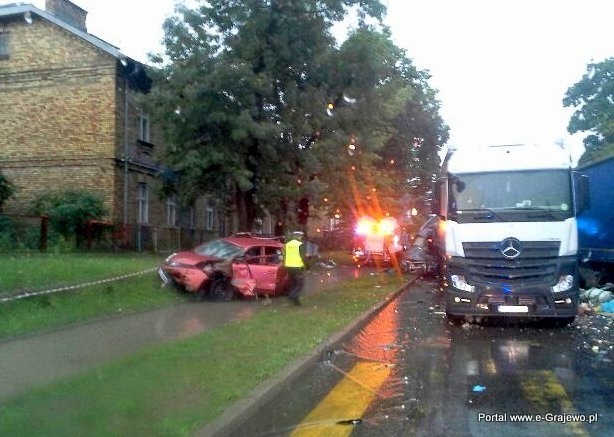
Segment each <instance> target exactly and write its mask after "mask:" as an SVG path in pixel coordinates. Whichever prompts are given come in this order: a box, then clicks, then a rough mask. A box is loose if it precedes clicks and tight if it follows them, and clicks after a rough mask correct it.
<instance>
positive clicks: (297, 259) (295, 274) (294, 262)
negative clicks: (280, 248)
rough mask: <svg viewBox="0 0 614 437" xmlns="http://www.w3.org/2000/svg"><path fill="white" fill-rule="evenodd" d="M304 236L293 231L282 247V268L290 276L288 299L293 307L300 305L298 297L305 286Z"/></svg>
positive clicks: (299, 232)
mask: <svg viewBox="0 0 614 437" xmlns="http://www.w3.org/2000/svg"><path fill="white" fill-rule="evenodd" d="M304 235H305V234H304V233H303V232H301V231H295V232H293V233H292V239H291V240H290V241H288V242H287V243H286V244H285V245H284V267H285V268H286V270H287V271H288V275H289V276H290V288H289V290H288V299H290V300H291V301H292V302H294V304H295V305H301V301H300V299H299V297H300V295H301V293H302V291H303V287H304V286H305V268H306V265H307V264H306V262H305V259H306V256H305V245H304V244H303V236H304Z"/></svg>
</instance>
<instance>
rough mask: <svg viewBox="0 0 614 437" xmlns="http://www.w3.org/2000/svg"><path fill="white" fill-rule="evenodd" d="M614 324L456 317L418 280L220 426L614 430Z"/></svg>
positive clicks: (302, 431)
mask: <svg viewBox="0 0 614 437" xmlns="http://www.w3.org/2000/svg"><path fill="white" fill-rule="evenodd" d="M613 322H614V319H613V318H611V317H608V316H600V315H593V316H579V317H578V319H577V321H576V322H575V323H574V324H572V325H571V326H569V327H566V328H556V327H551V326H548V325H545V324H543V323H512V322H501V321H494V322H485V323H482V324H479V325H478V324H464V325H462V326H452V325H450V324H448V323H447V321H446V319H445V309H444V308H443V302H442V298H441V296H440V295H439V294H438V293H437V292H436V291H435V287H434V284H433V283H428V282H423V283H416V284H413V285H411V286H410V287H408V288H407V289H406V290H405V291H403V292H402V293H401V294H400V295H399V296H398V298H397V299H395V300H393V301H391V302H390V303H389V304H388V305H387V306H385V307H384V308H383V309H382V310H381V311H380V312H379V313H378V314H377V315H376V316H375V317H374V318H373V319H372V320H371V321H370V322H369V323H367V324H365V325H364V326H363V327H362V328H361V329H360V330H359V331H358V332H356V333H355V335H352V336H351V337H349V338H348V339H346V340H345V341H343V342H340V343H339V344H336V345H334V346H333V347H331V349H330V350H327V351H325V352H324V353H323V354H322V356H321V357H320V359H319V360H318V362H317V364H314V365H313V366H311V367H309V368H308V369H306V370H305V371H303V372H302V373H301V374H300V375H293V376H292V377H291V378H288V381H287V382H285V383H283V384H278V387H275V389H274V390H272V391H274V392H276V395H275V396H274V397H271V398H270V399H268V400H267V401H266V402H264V401H263V402H262V403H261V404H260V405H258V406H257V408H255V409H253V410H251V411H250V414H249V415H246V414H242V415H238V416H237V417H235V418H234V420H233V423H232V424H226V427H225V428H224V427H221V428H218V430H217V432H216V434H215V435H220V436H225V435H230V436H243V435H250V436H290V435H292V436H329V435H335V436H344V435H351V436H492V435H527V436H611V435H614V414H613V413H614V364H613V362H612V360H613V359H614V350H613V340H614V336H613V334H614V323H613ZM516 415H531V416H530V417H529V416H524V417H520V416H516ZM577 419H579V420H577ZM531 420H532V421H531ZM209 429H213V428H209ZM205 431H206V430H205ZM202 435H206V432H205V434H202Z"/></svg>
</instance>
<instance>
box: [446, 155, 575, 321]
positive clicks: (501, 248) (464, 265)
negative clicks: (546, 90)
mask: <svg viewBox="0 0 614 437" xmlns="http://www.w3.org/2000/svg"><path fill="white" fill-rule="evenodd" d="M442 170H443V172H442V177H441V178H440V179H439V181H438V194H437V196H436V197H437V199H438V209H439V211H438V213H439V216H440V219H441V221H440V227H439V240H440V245H441V246H440V247H441V259H442V266H443V268H442V275H441V276H442V279H443V280H442V286H443V290H444V292H445V294H446V313H447V316H448V319H449V320H450V321H452V322H454V323H458V322H461V321H463V320H464V319H466V317H467V316H474V317H481V316H506V317H531V318H534V317H537V318H550V319H552V320H555V321H556V322H558V323H560V324H568V323H570V322H572V321H573V320H574V318H575V316H576V313H577V306H578V298H579V288H578V262H577V261H578V260H577V252H578V231H577V225H576V214H577V213H578V212H579V211H580V210H581V208H583V205H582V202H581V201H580V200H579V199H580V198H584V197H583V196H581V195H577V194H578V193H581V192H583V190H585V189H586V188H582V187H583V186H584V182H583V180H582V178H580V177H577V175H576V174H575V173H574V172H573V171H572V168H571V162H570V158H569V154H568V153H566V152H565V151H564V150H563V149H562V148H561V147H560V146H558V145H556V144H553V145H505V146H493V147H486V148H474V149H471V148H468V149H458V150H454V151H451V152H449V153H448V156H447V157H446V159H445V160H444V163H443V166H442ZM581 186H582V187H581ZM581 188H582V189H581Z"/></svg>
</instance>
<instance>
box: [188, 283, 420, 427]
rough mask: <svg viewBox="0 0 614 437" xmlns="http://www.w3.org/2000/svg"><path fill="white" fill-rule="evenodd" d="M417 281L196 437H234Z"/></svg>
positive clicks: (369, 311)
mask: <svg viewBox="0 0 614 437" xmlns="http://www.w3.org/2000/svg"><path fill="white" fill-rule="evenodd" d="M416 279H417V278H411V279H410V280H409V281H408V282H407V283H406V284H405V285H404V286H403V287H401V288H400V289H399V290H397V291H395V292H392V293H390V294H389V295H388V296H386V298H385V299H384V300H382V301H381V302H380V303H378V304H377V305H376V306H375V307H373V308H371V309H369V310H367V311H365V312H364V313H362V314H361V315H360V316H358V317H357V318H356V319H355V320H354V321H353V322H351V323H350V324H349V325H348V326H346V327H345V328H343V329H342V330H341V331H338V332H336V333H335V334H333V335H332V336H331V337H329V338H328V339H327V340H325V341H324V342H323V343H322V344H320V345H319V346H317V347H316V348H315V349H314V350H312V351H311V352H309V353H308V354H307V355H306V356H304V357H302V358H299V359H298V360H297V361H295V362H294V363H292V364H290V365H289V366H287V367H286V368H285V369H283V370H282V371H281V372H280V373H279V374H277V375H275V376H273V377H271V378H269V379H267V380H266V381H264V382H263V383H261V384H260V385H258V386H257V387H256V388H255V389H253V390H252V392H251V393H250V394H249V395H248V396H247V398H245V399H242V400H240V401H238V402H236V403H235V404H233V405H232V406H231V407H229V408H228V409H227V410H226V411H225V412H224V413H222V415H221V416H219V417H218V418H217V419H215V420H214V421H213V422H211V423H209V424H208V425H206V426H205V427H204V428H201V429H200V430H198V431H196V432H195V433H194V436H202V437H225V436H232V435H235V434H234V433H235V432H236V430H237V429H238V428H240V427H241V426H242V425H243V424H244V423H245V422H246V421H247V420H249V418H251V417H252V416H253V414H255V413H256V411H257V410H258V408H260V406H261V405H262V404H263V403H266V402H268V401H270V400H271V399H273V398H274V397H275V396H277V395H278V394H279V393H280V392H281V390H282V387H283V386H284V383H290V382H292V381H294V380H296V379H298V378H299V377H300V376H301V375H302V374H304V373H305V372H306V371H307V370H308V369H309V368H311V367H313V366H314V365H316V364H317V362H318V359H319V358H320V357H321V356H322V354H323V353H324V352H325V351H326V350H328V349H331V348H332V347H333V346H335V345H337V344H339V343H342V342H344V341H346V340H348V339H349V338H351V337H352V336H354V335H356V333H357V332H358V331H359V330H360V329H361V328H362V327H363V326H364V325H365V324H366V323H367V322H368V321H369V320H370V319H371V318H373V317H374V316H375V315H376V314H377V313H378V312H379V311H381V310H382V309H383V308H384V307H385V306H386V305H388V304H389V303H390V302H392V301H393V300H394V299H395V298H396V297H397V296H398V295H399V294H401V293H402V292H403V291H404V290H406V289H407V287H409V286H410V285H411V284H413V283H414V281H415V280H416Z"/></svg>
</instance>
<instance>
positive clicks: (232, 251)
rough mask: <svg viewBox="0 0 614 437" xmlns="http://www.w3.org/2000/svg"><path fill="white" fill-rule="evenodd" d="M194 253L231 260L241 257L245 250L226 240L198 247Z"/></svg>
mask: <svg viewBox="0 0 614 437" xmlns="http://www.w3.org/2000/svg"><path fill="white" fill-rule="evenodd" d="M194 252H196V253H197V254H199V255H205V256H212V257H215V258H222V259H231V258H234V257H236V256H238V255H240V254H241V253H242V252H243V248H242V247H241V246H237V245H236V244H232V243H229V242H228V241H225V240H212V241H208V242H206V243H204V244H201V245H200V246H198V247H196V248H195V249H194Z"/></svg>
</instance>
